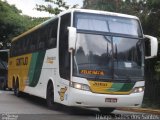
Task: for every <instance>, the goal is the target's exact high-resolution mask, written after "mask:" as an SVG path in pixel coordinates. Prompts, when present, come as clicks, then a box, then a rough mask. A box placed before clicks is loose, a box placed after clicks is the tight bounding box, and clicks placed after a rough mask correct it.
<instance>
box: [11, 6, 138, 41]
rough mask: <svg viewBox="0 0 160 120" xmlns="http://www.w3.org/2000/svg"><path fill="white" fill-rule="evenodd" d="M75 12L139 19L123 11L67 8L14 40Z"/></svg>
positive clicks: (14, 39)
mask: <svg viewBox="0 0 160 120" xmlns="http://www.w3.org/2000/svg"><path fill="white" fill-rule="evenodd" d="M73 12H84V13H94V14H102V15H111V16H119V17H124V18H131V19H137V20H138V17H136V16H132V15H127V14H122V13H115V12H108V11H100V10H90V9H69V10H66V11H64V12H61V13H60V14H58V15H57V16H54V17H52V18H50V19H49V20H47V21H45V22H43V23H41V24H39V25H37V26H35V27H33V28H31V29H30V30H28V31H26V32H24V33H22V34H21V35H19V36H17V37H15V38H13V39H12V42H14V41H16V40H18V39H19V38H21V37H23V36H25V35H27V34H29V33H31V32H33V31H35V30H37V29H38V28H40V27H42V26H43V25H45V24H47V23H49V22H50V21H52V20H54V19H56V18H57V17H60V16H62V15H64V14H66V13H73Z"/></svg>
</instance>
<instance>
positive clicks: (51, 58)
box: [8, 9, 157, 112]
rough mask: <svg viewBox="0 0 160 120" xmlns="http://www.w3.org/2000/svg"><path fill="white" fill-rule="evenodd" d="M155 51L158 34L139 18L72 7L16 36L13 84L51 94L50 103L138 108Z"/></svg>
mask: <svg viewBox="0 0 160 120" xmlns="http://www.w3.org/2000/svg"><path fill="white" fill-rule="evenodd" d="M145 40H146V41H148V42H147V43H149V44H147V45H146V44H145V43H146V42H145ZM146 46H147V48H145V47H146ZM145 49H146V50H147V51H148V52H147V53H148V54H147V56H145ZM156 55H157V39H156V38H155V37H152V36H148V35H143V32H142V27H141V24H140V21H139V19H138V18H137V17H135V16H131V15H125V14H119V13H113V12H106V11H97V10H85V9H70V10H67V11H65V12H62V13H60V14H59V15H56V16H54V17H53V18H51V19H49V20H47V21H46V22H44V23H42V24H40V25H38V26H36V27H34V28H32V29H30V30H29V31H27V32H24V33H23V34H21V35H19V36H18V37H15V38H14V39H13V40H12V43H11V48H10V58H9V63H8V87H9V88H12V89H13V90H14V94H15V95H16V96H20V95H21V94H22V93H28V94H31V95H34V96H38V97H41V98H44V99H46V102H47V105H48V107H49V108H53V107H54V103H60V104H63V105H66V106H75V107H92V108H93V107H94V108H99V110H100V111H101V112H112V111H113V110H114V109H115V108H117V107H139V106H141V104H142V100H143V95H144V89H145V80H144V60H145V57H146V58H147V57H148V58H151V57H154V56H156Z"/></svg>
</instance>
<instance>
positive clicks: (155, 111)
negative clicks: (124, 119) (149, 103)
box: [117, 107, 160, 115]
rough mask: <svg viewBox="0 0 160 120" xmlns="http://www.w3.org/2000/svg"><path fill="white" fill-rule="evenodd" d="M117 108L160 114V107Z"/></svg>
mask: <svg viewBox="0 0 160 120" xmlns="http://www.w3.org/2000/svg"><path fill="white" fill-rule="evenodd" d="M117 110H122V111H130V112H142V113H150V114H155V115H160V109H151V108H128V107H126V108H117Z"/></svg>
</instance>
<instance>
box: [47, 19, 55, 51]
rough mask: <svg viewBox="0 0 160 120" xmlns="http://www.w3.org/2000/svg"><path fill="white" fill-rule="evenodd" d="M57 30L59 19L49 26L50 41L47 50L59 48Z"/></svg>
mask: <svg viewBox="0 0 160 120" xmlns="http://www.w3.org/2000/svg"><path fill="white" fill-rule="evenodd" d="M57 28H58V19H56V20H54V21H53V22H51V25H50V26H49V34H48V35H49V39H48V41H47V48H48V49H49V48H56V46H57Z"/></svg>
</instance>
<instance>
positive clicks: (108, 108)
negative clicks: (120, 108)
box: [99, 107, 115, 114]
mask: <svg viewBox="0 0 160 120" xmlns="http://www.w3.org/2000/svg"><path fill="white" fill-rule="evenodd" d="M99 110H100V112H101V113H102V114H110V113H111V112H113V111H114V110H115V108H111V107H106V108H99Z"/></svg>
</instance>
